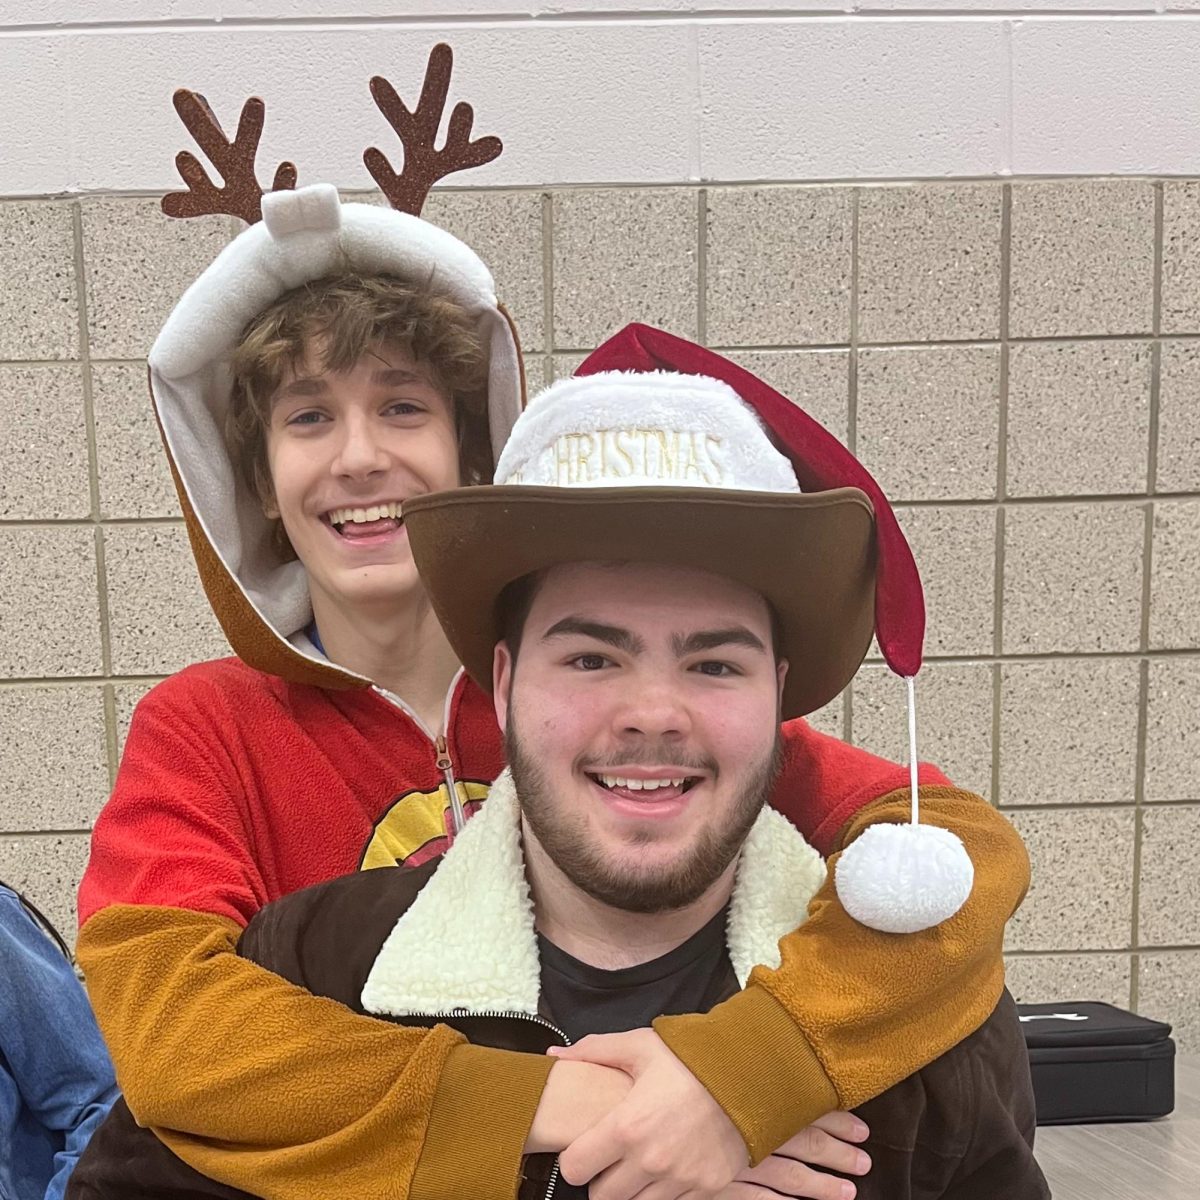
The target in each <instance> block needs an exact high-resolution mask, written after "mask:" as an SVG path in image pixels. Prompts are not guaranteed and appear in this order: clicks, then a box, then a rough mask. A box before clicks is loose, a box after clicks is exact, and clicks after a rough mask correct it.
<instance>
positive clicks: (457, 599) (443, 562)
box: [404, 371, 875, 719]
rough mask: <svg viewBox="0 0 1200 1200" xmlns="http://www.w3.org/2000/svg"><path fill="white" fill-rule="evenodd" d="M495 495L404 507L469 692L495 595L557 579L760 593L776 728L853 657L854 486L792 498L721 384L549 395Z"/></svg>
mask: <svg viewBox="0 0 1200 1200" xmlns="http://www.w3.org/2000/svg"><path fill="white" fill-rule="evenodd" d="M496 478H497V483H496V484H495V485H493V486H487V487H469V488H458V489H455V490H453V491H446V492H438V493H433V494H430V495H427V496H420V497H417V498H415V499H412V500H409V501H406V502H405V504H404V522H405V526H406V527H407V529H408V536H409V543H410V545H411V546H412V552H413V556H414V559H415V561H416V564H417V569H418V571H419V572H420V574H421V578H422V580H423V582H424V584H425V588H426V591H427V592H428V595H429V598H430V602H431V604H432V605H433V608H434V611H435V612H436V614H437V617H438V620H439V621H440V622H441V624H442V628H443V629H444V630H445V632H446V636H447V638H448V639H449V641H450V644H451V646H452V647H453V648H454V650H455V652H456V653H457V654H458V656H459V658H460V660H461V662H462V663H463V665H464V666H465V667H466V669H467V671H468V672H470V674H471V675H472V677H473V678H474V679H475V680H476V681H477V682H478V683H479V684H480V685H481V686H482V687H484V688H485V689H487V690H490V688H491V682H492V660H493V653H494V649H495V645H496V642H497V641H498V640H499V638H500V636H501V634H500V620H501V615H502V614H501V613H500V612H499V610H498V608H499V606H498V602H499V600H500V596H501V593H502V592H503V591H504V589H505V587H506V586H507V585H508V584H510V583H512V582H513V581H515V580H517V579H520V578H522V577H524V576H526V575H529V574H532V573H534V572H537V571H541V570H544V569H545V568H548V567H553V566H556V565H561V564H564V563H573V562H582V561H603V562H612V561H622V562H624V561H629V562H653V563H661V564H666V565H678V566H685V567H693V568H700V569H703V570H706V571H712V572H714V573H715V574H718V575H724V576H727V577H729V578H731V579H735V580H737V581H738V582H740V583H743V584H745V585H746V586H747V587H749V588H751V589H753V590H754V591H756V592H758V593H760V594H761V595H762V596H763V597H764V598H765V599H766V600H767V601H768V603H769V604H770V605H771V606H772V608H773V609H774V610H775V613H776V614H777V616H778V618H779V628H780V636H781V645H780V653H781V655H782V656H783V657H784V658H786V659H787V660H788V663H789V670H788V674H787V680H786V682H785V686H784V694H783V712H782V715H783V717H784V718H785V719H787V718H791V717H797V716H803V715H804V714H806V713H810V712H812V711H814V710H815V709H818V708H820V707H821V706H822V705H823V704H826V703H828V702H829V701H830V700H832V699H833V698H834V697H835V696H836V695H837V694H838V693H839V692H840V691H841V690H842V689H843V688H844V687H845V686H846V684H847V683H848V682H849V681H850V679H851V678H852V677H853V675H854V673H855V671H856V670H857V669H858V666H859V664H860V663H861V662H862V659H863V656H864V655H865V654H866V652H867V649H868V647H869V646H870V642H871V635H872V633H873V631H874V627H875V537H874V512H873V506H872V504H871V501H870V499H868V497H867V495H866V493H865V492H864V491H862V490H860V489H859V488H856V487H833V488H828V489H823V490H820V491H809V492H801V491H800V488H799V485H798V483H797V481H796V474H795V471H794V470H793V467H792V464H791V462H790V461H789V459H788V458H787V457H785V456H784V455H783V454H781V453H780V452H779V450H777V449H776V448H775V447H774V446H773V445H772V443H771V440H770V438H769V437H768V435H767V433H766V431H765V430H764V428H763V427H762V425H761V424H760V423H759V421H758V419H757V418H756V417H755V415H754V413H753V411H752V409H751V408H750V407H749V406H748V405H747V404H746V403H745V402H744V401H743V400H742V398H741V397H740V396H739V395H738V393H736V392H735V391H734V390H733V389H732V388H731V387H730V386H729V384H727V383H726V382H724V381H723V380H720V379H717V378H714V377H711V376H707V375H695V374H682V373H678V372H662V371H653V372H628V371H606V372H603V373H600V374H593V375H588V376H585V377H576V378H573V379H568V380H563V381H561V382H559V383H556V384H555V385H554V386H553V387H551V388H549V389H547V390H546V391H545V392H543V393H542V394H541V395H540V396H539V397H537V398H536V399H535V400H534V401H533V402H532V403H531V404H530V406H529V408H528V409H527V410H526V412H525V413H524V414H523V415H522V416H521V417H520V418H518V420H517V423H516V425H515V426H514V428H513V432H512V436H511V438H510V440H509V442H508V445H507V446H506V447H505V450H504V453H503V454H502V456H501V458H500V462H499V463H498V465H497V470H496Z"/></svg>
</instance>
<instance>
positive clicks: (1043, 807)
mask: <svg viewBox="0 0 1200 1200" xmlns="http://www.w3.org/2000/svg"><path fill="white" fill-rule="evenodd" d="M1000 807H1001V808H1003V809H1004V811H1005V812H1080V811H1083V810H1086V811H1088V812H1093V811H1097V810H1100V811H1105V810H1108V809H1122V808H1125V809H1129V810H1130V811H1132V810H1133V809H1135V808H1136V807H1137V805H1136V802H1135V801H1133V800H1120V801H1115V800H1102V801H1092V802H1089V801H1086V800H1077V801H1069V800H1064V801H1061V802H1059V803H1054V804H1003V805H1001V806H1000ZM1143 807H1144V808H1145V809H1147V810H1149V809H1159V808H1195V809H1200V801H1196V800H1160V801H1158V802H1156V803H1154V804H1146V805H1144V806H1143Z"/></svg>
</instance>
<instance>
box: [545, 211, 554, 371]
mask: <svg viewBox="0 0 1200 1200" xmlns="http://www.w3.org/2000/svg"><path fill="white" fill-rule="evenodd" d="M542 322H543V324H544V326H545V329H544V332H543V333H542V344H543V345H544V346H545V347H546V350H545V354H546V362H545V374H546V380H547V382H553V380H554V379H555V377H556V375H557V372H556V371H555V369H554V355H555V354H556V353H557V342H556V339H555V334H554V195H553V193H552V192H549V191H543V192H542Z"/></svg>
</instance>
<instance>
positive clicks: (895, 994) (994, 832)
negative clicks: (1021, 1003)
mask: <svg viewBox="0 0 1200 1200" xmlns="http://www.w3.org/2000/svg"><path fill="white" fill-rule="evenodd" d="M908 816H909V795H908V792H907V790H904V791H899V792H893V793H891V794H889V795H886V796H883V797H881V798H880V799H878V800H875V801H873V802H872V803H870V804H868V805H866V806H864V807H863V808H862V809H861V810H860V811H859V812H858V813H857V814H856V815H855V817H854V818H853V819H852V820H851V822H850V823H849V824H848V825H847V826H846V828H845V829H844V830H843V831H842V833H841V835H840V836H839V838H838V839H837V842H836V846H835V851H840V850H841V849H844V848H845V847H846V846H847V845H849V843H850V842H852V841H853V840H854V839H855V838H856V837H857V836H858V835H859V834H860V833H862V831H863V830H864V829H865V828H866V827H867V826H868V825H872V824H875V823H877V822H883V823H903V822H906V821H907V820H908ZM921 820H922V822H925V823H928V824H930V825H940V826H942V827H943V828H946V829H950V830H952V831H953V832H954V833H956V834H957V835H958V836H959V837H960V838H961V839H962V841H963V844H964V845H965V846H966V848H967V852H968V853H969V854H970V856H971V860H972V862H973V864H974V867H975V885H974V888H973V889H972V891H971V895H970V897H969V898H968V900H967V902H966V904H965V905H963V907H962V909H960V910H959V912H958V913H957V914H955V916H953V917H952V918H950V920H948V921H945V922H943V923H942V924H941V925H938V926H936V927H934V928H933V929H927V930H924V931H922V932H920V933H913V934H889V933H880V932H878V931H877V930H873V929H868V928H866V927H865V926H863V925H860V924H858V923H857V922H856V921H855V920H854V919H853V918H852V917H850V916H849V914H848V913H847V912H846V911H845V910H844V909H843V908H842V906H841V904H840V902H839V901H838V898H837V893H836V892H835V890H834V885H833V873H834V871H835V869H836V866H837V859H838V854H837V852H835V853H833V854H832V855H831V856H830V859H829V868H830V871H829V876H828V878H827V879H826V882H825V884H824V885H823V886H822V888H821V890H820V891H819V892H818V893H817V895H816V896H815V897H814V898H813V900H812V903H811V904H810V906H809V915H808V919H807V920H806V921H805V923H804V924H803V925H802V926H800V928H799V929H797V930H796V931H795V932H793V933H790V934H788V936H787V937H785V938H784V939H783V940H782V942H781V943H780V949H781V951H782V955H783V958H782V963H781V965H780V967H779V968H778V970H774V971H772V970H767V969H765V968H762V967H759V968H756V970H755V971H754V972H753V973H752V975H751V977H750V982H749V984H748V986H747V987H746V988H745V989H744V990H743V991H742V992H740V993H738V995H736V996H734V997H732V998H731V999H729V1000H727V1001H725V1003H723V1004H720V1005H718V1006H717V1007H716V1008H715V1009H713V1010H712V1011H711V1012H710V1013H707V1014H705V1015H700V1016H680V1017H662V1018H660V1019H659V1020H657V1021H656V1022H655V1023H654V1027H655V1029H656V1030H657V1031H658V1033H659V1035H660V1036H661V1037H662V1038H663V1040H664V1041H665V1042H666V1043H667V1045H668V1046H670V1048H671V1049H672V1051H674V1053H675V1054H676V1055H678V1057H679V1058H680V1059H681V1060H682V1061H683V1062H684V1063H685V1064H686V1065H687V1066H688V1068H689V1069H690V1070H691V1071H692V1072H693V1074H695V1075H696V1077H697V1078H698V1079H699V1080H700V1081H701V1083H703V1084H704V1086H705V1087H706V1088H707V1089H708V1090H709V1091H710V1092H711V1093H712V1095H713V1096H714V1097H715V1098H716V1099H717V1101H718V1102H719V1103H720V1104H721V1105H722V1107H723V1108H724V1109H725V1111H726V1112H727V1113H728V1114H729V1117H730V1119H731V1120H732V1121H733V1123H734V1124H735V1125H736V1126H737V1127H738V1129H739V1130H740V1131H741V1133H742V1136H743V1137H744V1138H745V1139H746V1145H747V1147H748V1148H749V1150H750V1154H751V1158H752V1160H753V1161H755V1162H758V1161H760V1160H761V1159H762V1158H764V1157H765V1156H766V1155H768V1154H770V1153H771V1152H772V1151H773V1150H775V1149H776V1148H777V1147H778V1146H780V1145H782V1143H783V1142H785V1141H786V1140H787V1139H788V1138H790V1137H791V1136H792V1135H793V1134H795V1133H796V1132H797V1131H798V1130H800V1129H802V1128H803V1127H804V1126H806V1125H808V1124H810V1123H811V1122H812V1121H813V1120H814V1119H815V1118H817V1117H819V1116H821V1115H822V1114H823V1113H825V1112H828V1111H829V1110H830V1109H833V1108H852V1107H854V1106H855V1105H857V1104H861V1103H862V1102H864V1101H866V1100H868V1099H871V1098H872V1097H874V1096H877V1095H878V1094H879V1093H880V1092H883V1091H885V1090H886V1089H887V1088H889V1087H891V1086H892V1085H893V1084H894V1083H897V1082H898V1081H899V1080H901V1079H904V1078H906V1077H907V1076H909V1075H911V1074H912V1073H913V1072H914V1071H916V1070H918V1069H920V1068H921V1067H923V1066H925V1065H926V1064H927V1063H929V1062H932V1061H933V1059H935V1058H937V1057H938V1056H939V1055H941V1054H943V1053H945V1052H946V1051H947V1050H948V1049H950V1048H951V1047H952V1046H954V1045H956V1044H957V1043H958V1042H959V1041H961V1040H962V1039H963V1038H964V1037H966V1036H967V1035H968V1034H970V1033H972V1032H974V1031H975V1030H976V1029H977V1028H979V1026H980V1025H982V1024H983V1022H984V1021H985V1020H986V1019H987V1017H988V1014H989V1013H991V1011H992V1009H993V1008H994V1007H995V1006H996V1003H997V1001H998V999H999V997H1000V993H1001V990H1002V989H1003V986H1004V961H1003V956H1002V946H1003V937H1004V927H1005V924H1006V922H1007V921H1008V919H1009V917H1011V916H1012V914H1013V913H1014V912H1015V911H1016V909H1017V907H1018V906H1019V905H1020V903H1021V900H1022V899H1023V898H1024V895H1025V891H1026V889H1027V888H1028V886H1029V857H1028V855H1027V854H1026V852H1025V847H1024V845H1023V844H1022V842H1021V839H1020V837H1019V836H1018V835H1017V832H1016V830H1014V829H1013V827H1012V825H1011V824H1009V822H1008V821H1007V820H1006V819H1005V818H1004V817H1003V816H1002V815H1001V814H1000V813H999V812H997V811H996V810H995V809H994V808H992V807H991V806H990V805H989V804H988V803H987V802H986V801H984V800H982V799H981V798H980V797H978V796H973V795H971V794H970V793H968V792H962V791H959V790H958V789H956V788H952V787H939V786H933V787H922V788H921Z"/></svg>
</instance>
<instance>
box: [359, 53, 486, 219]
mask: <svg viewBox="0 0 1200 1200" xmlns="http://www.w3.org/2000/svg"><path fill="white" fill-rule="evenodd" d="M453 65H454V52H453V51H452V50H451V49H450V47H449V46H447V45H446V44H445V43H444V42H440V43H439V44H438V45H436V46H434V48H433V49H432V50H431V51H430V54H429V63H428V65H427V66H426V68H425V83H424V85H423V86H422V88H421V98H420V99H419V100H418V101H417V106H416V108H415V109H413V110H412V111H411V112H410V111H409V110H408V108H407V106H406V105H405V103H404V101H403V100H401V99H400V97H399V96H398V95H397V94H396V89H395V88H394V87H392V85H391V84H390V83H388V81H387V80H386V79H384V78H383V77H382V76H381V75H376V76H375V77H374V78H373V79H372V80H371V95H372V96H373V97H374V99H375V103H376V104H377V105H378V107H379V111H380V112H381V113H383V115H384V116H385V117H387V119H388V123H389V124H390V125H391V127H392V128H393V129H394V130H395V131H396V133H397V134H398V135H399V137H400V142H401V144H402V145H403V147H404V165H403V168H402V169H401V170H400V172H399V173H397V172H396V171H395V170H393V168H392V165H391V163H390V162H388V160H387V158H386V157H385V156H384V154H383V152H382V151H381V150H377V149H376V148H375V147H374V146H372V147H371V148H370V149H369V150H366V151H365V152H364V153H363V162H365V163H366V164H367V170H368V171H370V172H371V176H372V178H373V179H374V180H375V182H376V183H377V184H379V187H380V189H381V190H382V192H383V194H384V195H385V196H386V197H387V198H388V203H389V204H391V206H392V207H393V208H394V209H397V210H398V211H400V212H405V213H411V214H412V215H413V216H414V217H416V216H420V213H421V208H422V206H423V205H424V203H425V199H426V197H427V196H428V195H429V190H430V188H432V187H433V185H434V184H435V183H436V182H437V181H438V180H439V179H444V178H445V177H446V176H447V175H451V174H453V173H454V172H455V171H465V170H468V169H469V168H471V167H481V166H483V165H484V163H489V162H491V161H492V160H493V159H494V158H499V156H500V153H501V151H502V150H503V149H504V145H503V143H502V142H501V141H500V139H499V138H498V137H482V138H478V139H477V140H476V141H471V125H472V123H473V122H474V120H475V113H474V111H473V110H472V108H471V106H470V105H469V104H466V103H465V102H461V101H460V102H459V103H458V104H456V105H455V106H454V111H453V112H452V113H451V114H450V124H449V126H448V128H447V132H446V144H445V145H444V146H443V147H442V149H441V150H437V149H435V143H436V141H437V133H438V126H439V125H440V124H441V121H442V114H443V113H444V112H445V111H446V97H447V95H448V93H449V91H450V71H451V69H452V67H453Z"/></svg>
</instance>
